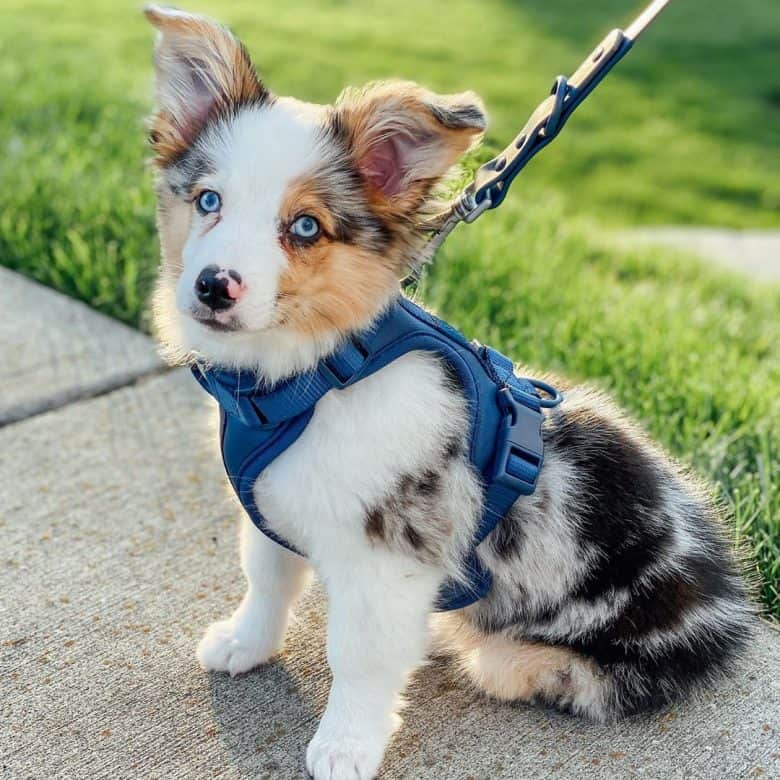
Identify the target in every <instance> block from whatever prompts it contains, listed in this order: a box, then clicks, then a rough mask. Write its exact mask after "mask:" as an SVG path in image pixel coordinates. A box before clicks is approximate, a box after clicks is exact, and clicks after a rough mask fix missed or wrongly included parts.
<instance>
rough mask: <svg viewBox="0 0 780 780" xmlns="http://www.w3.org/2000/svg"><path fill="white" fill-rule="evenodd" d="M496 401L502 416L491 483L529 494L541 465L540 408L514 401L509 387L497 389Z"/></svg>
mask: <svg viewBox="0 0 780 780" xmlns="http://www.w3.org/2000/svg"><path fill="white" fill-rule="evenodd" d="M537 400H538V399H537ZM498 402H499V405H500V406H501V407H502V409H503V410H504V412H505V416H504V420H503V423H502V425H501V428H500V430H499V433H498V439H497V441H496V455H495V459H494V461H493V470H492V474H491V479H490V481H491V484H497V485H500V486H501V487H505V488H508V489H509V490H512V491H514V492H515V493H517V494H520V495H530V494H531V493H533V492H534V490H535V489H536V481H537V479H538V478H539V471H540V470H541V468H542V458H543V455H544V441H543V439H542V420H543V414H542V412H541V410H540V409H539V408H532V407H531V406H526V405H525V404H524V403H522V402H520V401H517V400H516V399H515V397H514V396H513V395H512V392H511V390H510V388H509V387H502V388H501V389H500V390H499V391H498Z"/></svg>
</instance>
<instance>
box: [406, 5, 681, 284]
mask: <svg viewBox="0 0 780 780" xmlns="http://www.w3.org/2000/svg"><path fill="white" fill-rule="evenodd" d="M670 2H671V0H653V1H652V2H651V3H650V4H649V5H648V6H647V7H646V8H645V9H644V11H642V13H640V14H639V16H637V18H636V19H634V21H633V22H632V23H631V24H630V25H629V26H628V27H627V28H626V30H625V31H624V30H619V29H615V30H612V32H610V33H609V34H608V35H607V36H606V37H605V38H604V40H602V41H601V43H599V44H598V46H596V48H595V49H594V50H593V51H592V52H591V53H590V55H588V57H587V58H586V59H585V60H584V61H583V63H582V64H581V65H580V66H579V68H577V70H576V71H574V73H573V74H572V75H571V76H570V77H569V78H566V76H558V77H557V78H556V79H555V83H554V84H553V87H552V91H551V93H550V96H549V97H548V98H546V99H545V100H543V101H542V102H541V103H540V104H539V105H538V106H537V107H536V109H535V110H534V112H533V113H532V114H531V116H530V117H529V119H528V121H527V122H526V123H525V126H524V127H523V129H522V130H521V131H520V133H519V134H518V135H517V136H516V137H515V139H514V140H513V141H512V143H511V144H509V146H507V147H506V149H504V151H503V152H501V154H499V155H497V156H496V157H494V158H493V159H492V160H489V161H488V162H486V163H485V164H484V165H483V166H482V167H480V168H479V169H478V170H477V172H476V173H475V174H474V179H473V181H472V182H471V184H469V186H468V187H466V189H465V190H464V191H463V192H462V193H461V194H460V195H459V196H458V198H456V200H455V201H453V202H452V203H451V204H450V206H449V207H448V208H447V209H446V210H445V211H444V212H443V213H442V214H439V215H437V216H435V217H433V218H432V219H431V220H430V221H429V222H428V223H427V224H426V227H427V228H428V229H429V230H431V231H432V233H433V235H432V236H431V237H430V238H429V239H428V242H427V243H426V244H425V246H424V247H423V248H422V250H421V251H420V254H419V255H418V259H417V262H416V263H415V265H414V267H413V268H412V270H411V272H410V273H409V275H408V276H407V277H406V278H405V279H404V280H403V281H402V284H403V286H404V287H408V286H409V285H410V284H413V283H414V282H416V281H418V280H419V278H420V275H421V274H422V271H423V269H424V268H425V267H426V266H427V265H428V264H430V262H431V261H432V260H433V257H434V255H435V254H436V251H437V250H438V249H439V247H440V246H441V245H442V244H443V243H444V242H445V241H446V239H447V237H448V236H449V235H450V233H452V231H453V230H454V229H455V227H456V226H457V225H458V224H460V223H461V222H465V223H467V224H471V223H472V222H475V221H476V220H477V219H479V217H481V216H482V215H483V214H484V213H485V212H486V211H488V210H489V209H494V208H496V207H497V206H500V205H501V203H502V202H503V200H504V198H505V197H506V194H507V192H508V191H509V187H510V185H511V184H512V182H513V181H514V179H515V177H516V176H517V174H518V173H520V171H521V170H522V169H523V168H524V167H525V166H526V165H527V164H528V162H529V161H530V160H531V158H532V157H533V156H534V155H536V154H537V153H538V152H539V151H541V150H542V149H544V147H545V146H547V144H549V143H550V142H551V141H552V140H553V139H554V138H555V137H556V136H557V135H558V133H560V132H561V130H562V129H563V126H564V125H565V124H566V122H567V121H568V119H569V117H570V116H571V115H572V114H573V113H574V110H575V109H576V108H577V106H579V105H580V103H582V101H583V100H585V98H586V97H588V95H590V93H591V92H592V91H593V90H594V89H595V88H596V86H598V84H599V82H600V81H601V80H602V79H603V78H604V76H606V75H607V73H609V72H610V71H611V70H612V68H614V67H615V65H617V64H618V62H620V60H622V59H623V57H625V55H626V54H627V53H628V51H629V49H630V48H631V47H632V46H633V44H634V41H636V40H637V38H639V36H640V35H642V33H643V32H644V31H645V30H646V29H647V28H648V27H649V26H650V25H651V24H652V23H653V21H654V20H655V18H656V17H657V16H658V14H660V13H661V11H663V10H664V8H666V6H667V5H669V3H670Z"/></svg>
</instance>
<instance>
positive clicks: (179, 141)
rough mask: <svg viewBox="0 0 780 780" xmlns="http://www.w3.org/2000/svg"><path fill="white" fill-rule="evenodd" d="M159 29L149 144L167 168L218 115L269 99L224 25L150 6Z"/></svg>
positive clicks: (148, 10)
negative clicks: (153, 105) (152, 116)
mask: <svg viewBox="0 0 780 780" xmlns="http://www.w3.org/2000/svg"><path fill="white" fill-rule="evenodd" d="M144 15H145V16H146V18H147V19H148V20H149V21H150V22H151V23H152V24H153V25H154V26H155V27H156V28H157V29H158V30H159V31H160V34H159V37H158V39H157V44H156V46H155V50H154V63H155V69H156V75H157V79H156V94H157V104H158V105H157V109H158V110H157V114H156V115H155V117H154V120H153V125H152V132H151V140H152V146H153V148H154V150H155V151H156V152H157V161H158V162H159V163H161V164H165V163H166V162H168V161H169V160H172V159H175V158H176V157H177V155H178V154H179V153H180V152H181V151H183V150H184V149H186V148H187V146H188V145H189V144H190V143H192V141H193V140H194V139H195V137H196V136H197V134H198V132H199V131H200V130H201V129H202V127H203V125H204V124H205V123H206V122H207V121H208V119H209V118H210V117H211V116H213V115H214V114H215V113H219V112H226V111H228V110H230V109H231V108H235V107H237V106H239V105H245V104H247V103H261V102H263V100H265V99H267V98H268V97H269V93H268V91H267V90H266V89H265V87H264V86H263V84H262V82H261V81H260V79H259V78H258V76H257V73H256V72H255V69H254V67H253V65H252V62H251V60H250V59H249V55H248V54H247V51H246V49H245V48H244V47H243V45H242V44H241V42H240V41H239V40H238V39H237V38H236V37H235V36H234V35H233V34H232V33H231V32H230V31H229V30H228V29H227V28H225V27H222V26H221V25H219V24H217V23H216V22H212V21H211V20H210V19H206V18H204V17H202V16H195V15H194V14H188V13H185V12H183V11H178V10H176V9H174V8H165V7H161V6H146V7H145V8H144Z"/></svg>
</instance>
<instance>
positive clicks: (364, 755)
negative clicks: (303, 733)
mask: <svg viewBox="0 0 780 780" xmlns="http://www.w3.org/2000/svg"><path fill="white" fill-rule="evenodd" d="M384 747H385V746H384V742H383V741H380V742H379V743H378V744H377V743H376V742H375V743H374V744H372V743H371V741H366V740H363V739H350V738H343V737H342V738H333V737H326V736H320V733H319V732H317V734H316V735H315V737H314V739H313V740H312V741H311V742H310V743H309V749H308V750H307V751H306V769H307V770H308V771H309V774H310V775H311V776H312V777H313V778H314V780H373V778H375V777H376V774H377V772H378V771H379V765H380V764H381V763H382V755H383V753H384Z"/></svg>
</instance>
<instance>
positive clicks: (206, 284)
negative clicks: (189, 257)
mask: <svg viewBox="0 0 780 780" xmlns="http://www.w3.org/2000/svg"><path fill="white" fill-rule="evenodd" d="M219 273H220V269H219V266H216V265H207V266H206V267H205V268H204V269H203V270H202V271H201V272H200V273H199V274H198V278H197V279H196V280H195V295H197V296H198V300H199V301H200V302H201V303H205V304H206V306H208V307H209V308H210V309H213V310H214V311H224V310H225V309H229V308H230V307H231V306H232V305H233V304H234V303H235V301H234V300H233V299H232V298H231V297H230V295H229V293H228V279H227V274H220V275H219V276H217V274H219Z"/></svg>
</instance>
